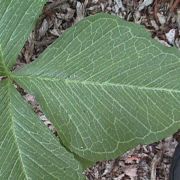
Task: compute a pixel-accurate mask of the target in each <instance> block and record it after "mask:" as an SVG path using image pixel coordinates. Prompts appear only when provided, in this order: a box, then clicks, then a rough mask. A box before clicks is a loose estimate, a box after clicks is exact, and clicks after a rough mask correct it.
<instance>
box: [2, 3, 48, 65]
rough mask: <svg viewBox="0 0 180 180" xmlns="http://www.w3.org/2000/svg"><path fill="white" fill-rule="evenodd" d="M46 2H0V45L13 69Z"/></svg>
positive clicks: (5, 60) (5, 61)
mask: <svg viewBox="0 0 180 180" xmlns="http://www.w3.org/2000/svg"><path fill="white" fill-rule="evenodd" d="M45 2H46V0H25V1H24V0H0V5H1V6H0V45H1V47H2V50H3V55H4V63H5V64H6V65H7V66H8V67H9V68H11V67H12V66H13V65H14V64H15V63H16V58H17V56H18V54H19V52H20V50H21V49H22V47H23V46H24V43H25V41H26V40H27V38H28V36H29V34H30V32H31V31H32V28H33V27H34V25H35V22H36V20H37V17H38V16H39V14H40V13H41V11H42V7H43V5H44V3H45Z"/></svg>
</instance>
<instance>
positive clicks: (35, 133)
mask: <svg viewBox="0 0 180 180" xmlns="http://www.w3.org/2000/svg"><path fill="white" fill-rule="evenodd" d="M0 102H1V106H0V124H1V127H0V179H9V180H11V179H12V180H21V179H23V180H24V179H52V180H54V179H64V180H67V179H83V176H82V175H81V173H82V169H81V167H80V165H79V163H78V162H77V161H76V160H75V159H74V157H73V156H72V154H70V153H68V152H67V151H66V150H65V148H64V147H62V146H61V145H60V143H59V141H58V139H57V138H56V137H54V136H53V135H52V134H51V132H50V131H49V129H48V128H47V127H45V125H44V124H43V123H42V122H40V120H39V119H38V118H37V117H36V115H35V114H34V112H33V111H32V110H31V108H30V107H29V105H28V104H27V103H25V102H24V100H23V99H22V97H21V96H20V95H19V94H18V92H17V91H16V89H15V88H14V87H13V86H12V85H11V84H10V82H8V81H6V80H5V81H1V82H0Z"/></svg>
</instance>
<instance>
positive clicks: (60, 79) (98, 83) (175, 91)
mask: <svg viewBox="0 0 180 180" xmlns="http://www.w3.org/2000/svg"><path fill="white" fill-rule="evenodd" d="M12 77H13V78H14V79H15V80H16V79H19V78H22V79H23V78H28V79H31V78H32V79H40V80H41V81H51V82H57V81H64V82H65V83H66V84H81V85H92V86H99V87H108V86H110V87H120V88H122V89H123V88H129V89H137V90H145V91H161V92H167V93H180V90H178V89H168V88H161V87H147V86H138V85H132V84H121V83H112V82H107V81H106V82H98V81H86V80H75V79H68V78H64V79H63V78H54V77H53V78H52V77H38V76H28V75H25V76H22V75H16V74H13V75H12Z"/></svg>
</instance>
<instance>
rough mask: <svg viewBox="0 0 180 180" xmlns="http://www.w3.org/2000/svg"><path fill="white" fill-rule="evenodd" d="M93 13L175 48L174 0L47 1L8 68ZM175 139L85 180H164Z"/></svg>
mask: <svg viewBox="0 0 180 180" xmlns="http://www.w3.org/2000/svg"><path fill="white" fill-rule="evenodd" d="M98 12H106V13H109V14H112V15H116V16H119V17H120V18H123V19H125V20H127V21H133V22H135V23H138V24H142V25H144V26H145V27H146V28H147V29H148V30H149V31H150V32H151V34H152V37H153V38H155V39H156V40H158V41H159V42H160V43H162V44H164V45H166V46H169V47H170V46H175V47H177V48H180V1H179V0H144V1H143V0H134V1H132V0H81V1H77V0H49V1H48V2H47V4H46V5H45V7H44V9H43V13H42V15H41V16H40V18H39V21H38V22H37V24H36V27H35V29H34V31H33V32H32V33H31V34H30V36H29V38H28V40H27V42H26V44H25V46H24V48H23V49H22V52H21V54H20V55H19V57H18V62H17V64H16V65H15V66H14V69H18V68H20V67H21V66H22V65H23V64H28V63H30V62H32V61H33V60H34V59H35V58H37V57H38V56H39V55H40V54H41V53H42V52H43V51H44V50H45V49H46V48H47V47H48V46H49V45H50V44H51V43H53V42H54V41H55V39H56V38H58V37H59V36H61V35H62V34H63V32H64V31H65V30H66V29H67V28H69V27H71V26H73V25H74V24H75V23H77V22H78V21H80V20H81V19H83V18H84V17H86V16H89V15H93V14H96V13H98ZM0 80H2V77H0ZM17 88H18V90H19V92H20V93H21V94H22V95H23V96H24V98H25V99H26V101H27V102H29V103H30V104H31V105H32V106H33V109H34V111H35V113H36V114H37V115H38V116H39V118H40V119H41V120H42V121H43V122H44V123H45V124H46V125H47V126H48V127H49V128H50V129H51V131H52V132H53V133H54V134H56V130H55V128H54V126H53V125H52V123H51V122H50V121H49V120H48V119H47V118H46V116H45V115H44V114H43V113H42V111H41V107H40V106H39V105H38V104H37V102H36V100H35V98H34V97H33V96H32V95H30V94H28V93H27V92H25V91H24V90H22V89H19V87H17ZM56 135H57V134H56ZM179 141H180V132H177V133H176V134H175V135H172V136H171V137H168V138H166V139H164V140H162V141H159V142H156V143H153V144H150V145H139V146H137V147H136V148H134V149H132V150H130V151H128V152H127V153H125V154H124V155H123V156H121V157H118V158H116V159H114V160H107V161H101V162H97V163H96V165H94V166H93V167H90V168H88V169H87V170H86V171H85V175H86V177H87V179H89V180H129V179H130V180H149V179H152V180H168V176H169V167H170V164H171V160H172V155H173V152H174V149H175V147H176V145H177V143H178V142H179Z"/></svg>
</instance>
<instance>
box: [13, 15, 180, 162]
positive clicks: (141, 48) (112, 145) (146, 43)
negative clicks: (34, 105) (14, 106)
mask: <svg viewBox="0 0 180 180" xmlns="http://www.w3.org/2000/svg"><path fill="white" fill-rule="evenodd" d="M13 76H14V79H15V80H16V82H17V83H19V84H20V85H21V86H22V87H23V88H25V89H26V90H28V91H29V92H30V93H32V94H33V95H35V97H36V98H37V100H38V102H39V103H40V105H41V107H42V109H43V111H44V113H45V114H46V116H47V117H48V119H49V120H50V121H52V122H53V123H54V125H55V127H56V128H57V130H58V132H59V135H60V137H61V138H62V141H63V143H64V144H65V145H66V146H67V147H68V148H70V150H71V151H74V152H75V153H77V154H78V155H79V156H81V157H83V158H86V159H89V160H91V161H92V160H93V161H97V160H100V159H104V158H107V159H108V158H113V157H115V156H117V155H119V154H121V153H124V152H126V151H127V150H129V149H130V148H132V147H134V146H136V145H137V144H141V143H146V144H147V143H151V142H154V141H157V140H159V139H161V138H164V137H166V136H168V135H170V134H172V133H173V132H174V131H175V130H177V129H178V128H179V127H180V123H179V121H180V83H178V82H180V54H179V52H178V51H177V50H176V49H174V48H167V47H164V46H163V45H161V44H159V43H158V42H156V41H155V40H152V39H151V37H150V35H149V33H147V32H146V31H145V29H144V28H143V27H142V26H139V25H135V24H133V23H129V22H125V21H123V20H120V19H119V18H118V17H114V16H110V15H104V14H99V15H96V16H91V17H88V18H87V19H85V20H83V21H82V22H80V23H78V24H77V25H75V26H74V27H73V28H71V29H69V30H68V31H67V32H66V33H64V35H63V36H62V37H61V38H60V39H58V40H57V41H56V42H55V43H54V44H52V45H51V46H49V48H48V49H46V50H45V52H44V53H43V54H42V55H41V56H40V57H39V59H37V60H36V61H35V62H33V63H32V64H30V65H27V66H25V67H24V68H23V69H22V70H20V71H17V72H15V73H14V75H13Z"/></svg>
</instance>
